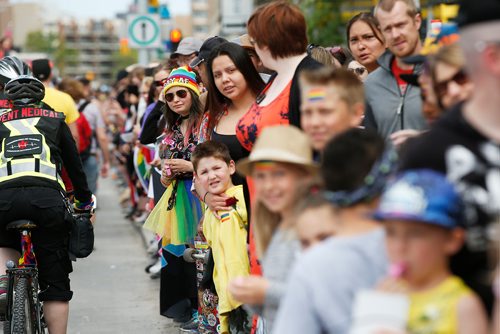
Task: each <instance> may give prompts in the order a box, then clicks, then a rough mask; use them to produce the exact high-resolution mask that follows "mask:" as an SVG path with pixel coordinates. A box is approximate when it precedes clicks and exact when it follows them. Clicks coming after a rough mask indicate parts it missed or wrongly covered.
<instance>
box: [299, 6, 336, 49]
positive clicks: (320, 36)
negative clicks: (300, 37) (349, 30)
mask: <svg viewBox="0 0 500 334" xmlns="http://www.w3.org/2000/svg"><path fill="white" fill-rule="evenodd" d="M297 2H298V5H299V6H300V8H301V9H302V11H303V13H304V16H305V18H306V22H307V34H308V37H309V42H310V43H313V44H316V45H321V46H331V45H334V44H341V43H343V42H344V24H343V23H342V18H341V1H340V0H299V1H297Z"/></svg>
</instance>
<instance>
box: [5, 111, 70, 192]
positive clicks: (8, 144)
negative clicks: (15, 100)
mask: <svg viewBox="0 0 500 334" xmlns="http://www.w3.org/2000/svg"><path fill="white" fill-rule="evenodd" d="M64 117H65V116H64V114H63V113H59V112H56V111H52V110H47V109H42V108H35V107H22V108H19V109H11V110H9V111H7V112H5V113H3V114H1V115H0V140H1V152H0V183H2V182H5V181H10V180H13V179H16V178H19V177H24V176H32V177H33V176H34V177H41V178H46V179H49V180H52V181H55V182H57V183H59V185H60V186H61V187H62V189H65V188H64V183H63V182H62V178H61V176H60V175H59V172H58V168H57V164H56V162H55V159H54V157H53V156H52V151H53V149H54V148H55V145H56V143H57V133H58V132H59V127H60V126H61V125H62V122H64Z"/></svg>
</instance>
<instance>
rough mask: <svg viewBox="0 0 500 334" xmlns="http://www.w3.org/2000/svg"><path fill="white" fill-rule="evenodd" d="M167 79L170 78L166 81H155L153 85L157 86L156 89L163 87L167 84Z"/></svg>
mask: <svg viewBox="0 0 500 334" xmlns="http://www.w3.org/2000/svg"><path fill="white" fill-rule="evenodd" d="M167 79H168V78H165V79H162V80H156V81H153V83H154V84H155V86H156V87H160V86H162V87H163V85H165V82H167Z"/></svg>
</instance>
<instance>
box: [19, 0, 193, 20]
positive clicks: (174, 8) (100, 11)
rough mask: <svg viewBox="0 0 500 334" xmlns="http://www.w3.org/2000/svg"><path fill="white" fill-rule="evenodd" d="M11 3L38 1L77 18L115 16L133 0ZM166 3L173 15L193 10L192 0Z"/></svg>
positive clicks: (44, 0)
mask: <svg viewBox="0 0 500 334" xmlns="http://www.w3.org/2000/svg"><path fill="white" fill-rule="evenodd" d="M10 2H11V3H19V2H27V3H33V2H35V3H38V4H41V5H42V6H44V7H45V8H46V9H47V10H51V9H52V10H53V9H57V10H58V11H61V12H62V13H64V15H69V16H72V17H74V18H76V19H90V18H93V19H102V18H114V17H115V14H116V13H120V12H121V13H123V12H125V11H127V9H128V6H129V5H130V4H131V3H132V2H133V0H10ZM160 3H162V4H163V3H166V4H167V5H168V8H169V10H170V14H171V15H185V14H189V13H190V11H191V5H190V4H191V0H160Z"/></svg>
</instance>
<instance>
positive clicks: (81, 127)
mask: <svg viewBox="0 0 500 334" xmlns="http://www.w3.org/2000/svg"><path fill="white" fill-rule="evenodd" d="M89 103H90V102H89V101H85V102H84V103H82V105H81V106H80V107H79V108H78V111H79V112H80V117H79V118H78V119H77V120H76V127H77V129H78V152H79V153H80V157H81V158H82V159H84V158H87V157H88V156H89V155H90V149H91V146H92V145H91V144H92V137H93V132H92V128H91V127H90V124H89V121H88V120H87V118H86V117H85V115H84V114H83V110H84V109H85V108H86V107H87V106H88V105H89Z"/></svg>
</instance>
